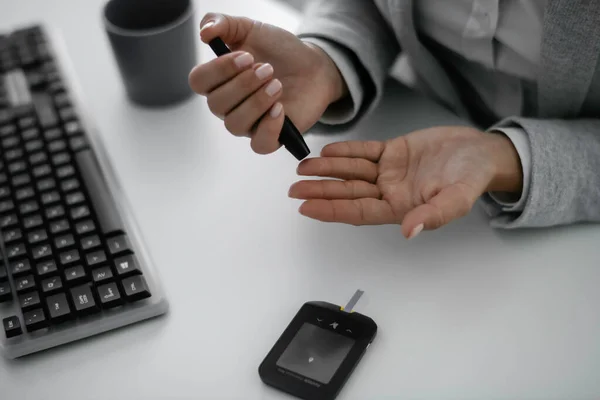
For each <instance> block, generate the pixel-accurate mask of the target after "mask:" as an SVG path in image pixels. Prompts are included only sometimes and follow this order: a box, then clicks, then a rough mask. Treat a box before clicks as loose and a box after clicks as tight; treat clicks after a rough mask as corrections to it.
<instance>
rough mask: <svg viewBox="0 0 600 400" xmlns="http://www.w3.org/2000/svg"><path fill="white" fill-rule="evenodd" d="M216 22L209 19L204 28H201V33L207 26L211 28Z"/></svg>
mask: <svg viewBox="0 0 600 400" xmlns="http://www.w3.org/2000/svg"><path fill="white" fill-rule="evenodd" d="M214 24H215V21H208V22H207V23H205V24H204V25H203V26H202V28H200V33H202V31H203V30H205V29H206V28H210V27H211V26H213V25H214Z"/></svg>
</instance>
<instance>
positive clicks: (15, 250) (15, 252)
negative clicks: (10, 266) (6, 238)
mask: <svg viewBox="0 0 600 400" xmlns="http://www.w3.org/2000/svg"><path fill="white" fill-rule="evenodd" d="M26 252H27V250H26V248H25V244H24V243H15V244H11V245H9V246H7V247H6V255H7V256H8V259H9V260H10V259H13V258H17V257H21V256H22V255H24V254H26Z"/></svg>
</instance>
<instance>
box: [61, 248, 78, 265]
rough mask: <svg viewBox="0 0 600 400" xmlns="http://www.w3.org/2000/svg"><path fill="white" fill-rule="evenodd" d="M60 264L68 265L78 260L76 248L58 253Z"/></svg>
mask: <svg viewBox="0 0 600 400" xmlns="http://www.w3.org/2000/svg"><path fill="white" fill-rule="evenodd" d="M59 257H60V263H61V265H68V264H72V263H74V262H77V261H79V260H80V257H79V251H78V250H77V249H74V250H69V251H65V252H63V253H60V256H59Z"/></svg>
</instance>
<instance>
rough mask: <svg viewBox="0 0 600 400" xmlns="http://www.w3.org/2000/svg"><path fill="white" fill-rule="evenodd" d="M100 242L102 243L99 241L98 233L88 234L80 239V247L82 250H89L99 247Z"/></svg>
mask: <svg viewBox="0 0 600 400" xmlns="http://www.w3.org/2000/svg"><path fill="white" fill-rule="evenodd" d="M101 244H102V243H101V242H100V238H99V237H98V235H93V236H88V237H85V238H83V239H81V248H82V249H83V250H91V249H94V248H96V247H99V246H100V245H101Z"/></svg>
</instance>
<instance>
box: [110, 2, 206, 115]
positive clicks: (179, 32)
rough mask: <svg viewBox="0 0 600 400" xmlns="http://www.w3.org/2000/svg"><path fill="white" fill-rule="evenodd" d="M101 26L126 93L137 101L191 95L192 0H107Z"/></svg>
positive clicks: (171, 100) (165, 101)
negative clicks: (189, 81) (104, 30)
mask: <svg viewBox="0 0 600 400" xmlns="http://www.w3.org/2000/svg"><path fill="white" fill-rule="evenodd" d="M103 20H104V26H105V28H106V32H107V35H108V39H109V42H110V45H111V47H112V50H113V53H114V55H115V59H116V62H117V66H118V68H119V72H120V74H121V78H122V80H123V84H124V85H125V90H126V93H127V96H128V97H129V98H130V99H131V101H133V102H134V103H137V104H140V105H143V106H167V105H171V104H175V103H178V102H180V101H182V100H185V99H186V98H188V97H189V96H191V95H192V94H193V92H192V90H191V89H190V86H189V83H188V75H189V73H190V71H191V69H192V68H193V67H194V66H195V65H196V60H197V56H196V54H197V53H196V50H197V48H196V36H197V32H196V26H195V22H194V7H193V1H192V0H110V1H108V2H107V3H106V5H105V7H104V15H103Z"/></svg>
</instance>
